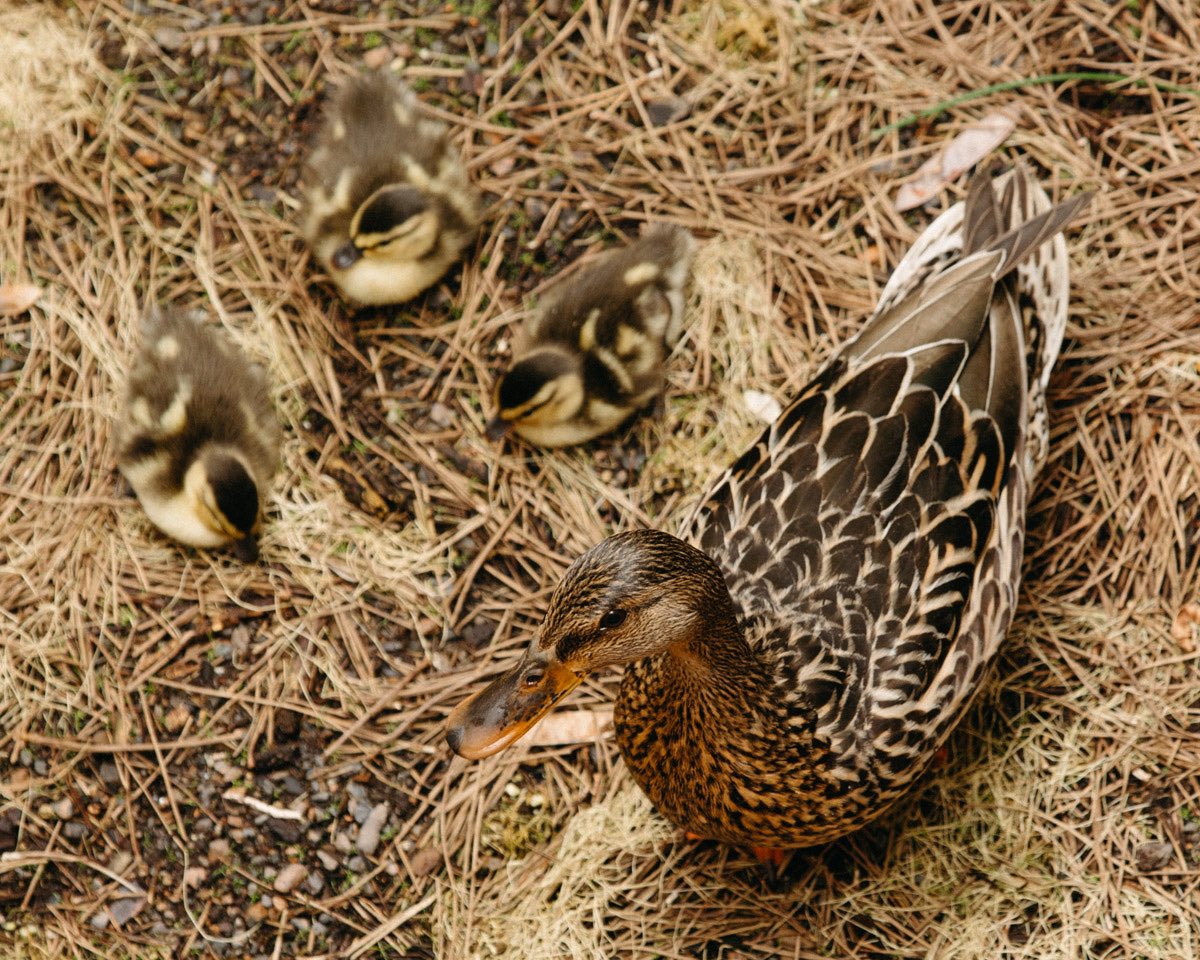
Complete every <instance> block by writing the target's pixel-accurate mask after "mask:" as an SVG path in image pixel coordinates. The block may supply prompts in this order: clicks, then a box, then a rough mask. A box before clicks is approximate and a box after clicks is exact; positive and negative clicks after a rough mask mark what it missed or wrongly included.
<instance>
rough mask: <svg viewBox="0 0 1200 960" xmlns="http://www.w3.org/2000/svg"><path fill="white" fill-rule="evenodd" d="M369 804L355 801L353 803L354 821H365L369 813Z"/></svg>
mask: <svg viewBox="0 0 1200 960" xmlns="http://www.w3.org/2000/svg"><path fill="white" fill-rule="evenodd" d="M371 809H372V807H371V805H370V804H369V803H356V804H355V805H354V820H355V822H356V823H366V822H367V817H369V816H370V815H371Z"/></svg>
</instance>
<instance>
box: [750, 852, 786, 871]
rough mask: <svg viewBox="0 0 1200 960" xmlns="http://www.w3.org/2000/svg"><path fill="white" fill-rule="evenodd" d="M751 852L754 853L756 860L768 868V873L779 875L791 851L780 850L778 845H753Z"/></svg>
mask: <svg viewBox="0 0 1200 960" xmlns="http://www.w3.org/2000/svg"><path fill="white" fill-rule="evenodd" d="M750 852H751V853H752V854H754V859H755V860H757V861H758V862H759V863H761V864H762V865H763V866H764V867H766V868H767V873H769V874H771V876H778V875H779V872H780V871H781V870H782V869H783V865H784V864H785V863H787V860H788V854H789V852H790V851H788V850H780V849H779V848H778V847H751V848H750Z"/></svg>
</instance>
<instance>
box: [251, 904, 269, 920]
mask: <svg viewBox="0 0 1200 960" xmlns="http://www.w3.org/2000/svg"><path fill="white" fill-rule="evenodd" d="M270 912H271V911H270V910H268V909H267V908H266V907H264V906H263V905H262V903H252V904H250V906H248V907H247V908H246V919H247V920H249V921H250V922H251V923H262V922H263V921H264V920H266V919H267V916H268V915H269V914H270Z"/></svg>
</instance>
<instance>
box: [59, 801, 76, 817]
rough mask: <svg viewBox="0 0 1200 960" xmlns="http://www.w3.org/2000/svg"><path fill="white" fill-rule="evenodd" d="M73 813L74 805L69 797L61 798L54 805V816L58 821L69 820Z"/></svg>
mask: <svg viewBox="0 0 1200 960" xmlns="http://www.w3.org/2000/svg"><path fill="white" fill-rule="evenodd" d="M74 813H75V804H73V803H72V802H71V798H70V797H63V798H62V799H61V800H59V801H58V803H56V804H55V805H54V815H55V816H56V817H58V819H59V820H70V819H71V817H72V816H73V815H74Z"/></svg>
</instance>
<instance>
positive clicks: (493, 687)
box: [446, 530, 736, 760]
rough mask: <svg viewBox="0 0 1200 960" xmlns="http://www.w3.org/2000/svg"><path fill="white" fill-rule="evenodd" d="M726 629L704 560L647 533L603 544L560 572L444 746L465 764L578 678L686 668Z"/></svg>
mask: <svg viewBox="0 0 1200 960" xmlns="http://www.w3.org/2000/svg"><path fill="white" fill-rule="evenodd" d="M731 626H732V628H733V629H736V617H735V615H734V612H733V603H732V601H731V599H730V597H729V591H728V589H727V588H726V586H725V580H724V577H723V576H722V575H721V572H720V569H719V568H718V567H717V565H716V564H715V563H714V562H713V561H712V560H711V559H710V558H709V557H708V556H707V555H705V554H704V553H702V552H701V551H699V550H696V549H695V548H694V547H691V546H689V545H688V544H686V543H684V542H683V541H682V540H679V539H677V538H676V537H673V536H671V535H670V534H666V533H661V532H659V531H656V530H640V531H635V532H632V533H623V534H618V535H617V536H615V537H610V538H608V539H607V540H604V541H603V542H601V543H600V544H598V545H596V546H595V547H593V548H592V549H591V550H589V551H588V552H587V553H585V554H584V555H583V556H582V557H580V558H579V559H578V560H576V561H575V563H574V564H572V565H571V567H570V569H568V570H567V572H566V575H565V576H564V577H563V580H562V583H560V584H559V585H558V587H557V588H556V589H555V591H554V593H553V595H552V596H551V598H550V606H549V608H548V609H547V611H546V619H545V621H544V622H543V624H542V628H541V630H540V631H539V632H538V635H537V636H536V637H535V638H534V639H533V641H532V642H531V643H530V645H529V649H528V650H526V652H525V654H524V656H522V657H521V659H520V660H519V661H518V662H517V664H516V665H515V666H514V667H512V668H511V669H510V670H509V671H508V672H507V673H505V674H504V675H503V676H501V677H499V678H498V679H497V680H495V681H493V682H492V683H491V684H490V685H489V686H487V687H486V688H484V689H483V690H481V691H480V692H479V693H477V694H475V695H474V696H473V697H471V698H469V699H468V700H466V701H464V702H463V703H461V704H459V706H458V707H457V708H455V710H454V712H453V713H451V715H450V718H449V720H448V721H447V727H446V740H447V742H448V743H449V744H450V748H451V749H452V750H454V752H455V753H457V754H459V755H460V756H462V757H466V758H467V759H470V760H477V759H481V758H483V757H488V756H491V755H492V754H494V753H497V752H499V751H500V750H503V749H504V748H505V747H508V746H510V745H511V744H513V743H515V742H516V741H517V740H519V739H520V738H521V737H522V736H523V735H524V734H525V733H526V731H528V730H529V729H530V728H531V727H532V726H533V725H534V724H535V723H536V722H537V721H538V720H539V719H541V718H542V716H544V715H545V714H546V713H548V712H549V711H550V710H551V708H553V707H554V706H555V704H557V703H559V702H560V701H561V700H562V699H563V698H564V697H566V695H567V694H568V693H570V692H571V691H572V690H574V689H575V687H577V686H578V685H579V684H580V683H581V682H582V681H583V679H584V678H585V677H586V676H587V675H588V674H590V673H592V672H594V671H597V670H600V669H603V668H604V667H609V666H615V665H620V664H626V663H631V662H633V661H635V660H641V659H643V658H645V657H654V656H660V655H663V654H666V653H668V652H674V653H677V654H678V655H680V656H683V657H685V658H687V659H689V660H690V659H694V658H693V657H691V656H690V655H689V652H690V651H692V650H693V648H694V647H695V645H697V644H703V643H704V642H705V638H706V637H707V636H708V635H709V634H710V633H711V631H712V630H714V629H719V630H728V629H730V627H731Z"/></svg>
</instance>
